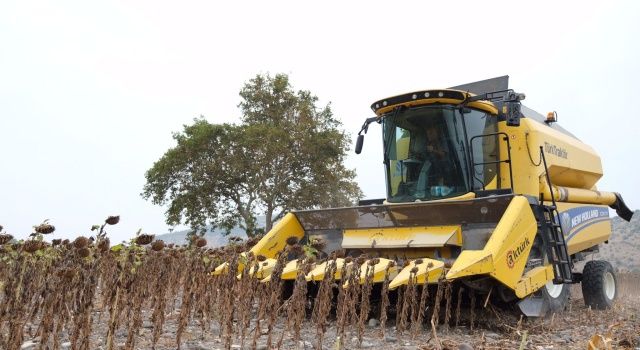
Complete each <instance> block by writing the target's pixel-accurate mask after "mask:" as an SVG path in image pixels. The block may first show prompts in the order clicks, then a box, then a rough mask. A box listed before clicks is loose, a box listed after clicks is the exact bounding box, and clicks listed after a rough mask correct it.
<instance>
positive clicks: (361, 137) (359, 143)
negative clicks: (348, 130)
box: [356, 134, 364, 154]
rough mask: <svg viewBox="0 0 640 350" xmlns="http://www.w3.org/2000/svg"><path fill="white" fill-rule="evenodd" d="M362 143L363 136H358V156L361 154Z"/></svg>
mask: <svg viewBox="0 0 640 350" xmlns="http://www.w3.org/2000/svg"><path fill="white" fill-rule="evenodd" d="M363 143H364V135H362V134H360V135H358V139H357V140H356V154H360V152H362V144H363Z"/></svg>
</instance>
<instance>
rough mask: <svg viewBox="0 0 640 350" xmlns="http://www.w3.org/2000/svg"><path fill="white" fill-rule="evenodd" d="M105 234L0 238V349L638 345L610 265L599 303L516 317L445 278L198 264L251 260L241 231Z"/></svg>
mask: <svg viewBox="0 0 640 350" xmlns="http://www.w3.org/2000/svg"><path fill="white" fill-rule="evenodd" d="M141 237H142V238H141ZM105 239H106V238H104V237H98V239H97V240H95V241H91V240H89V239H87V238H78V239H76V240H75V241H73V242H55V245H49V244H45V243H42V242H39V241H35V240H34V241H28V242H26V243H24V244H16V243H5V244H3V245H2V246H1V248H0V259H2V265H0V288H1V289H0V290H1V291H2V293H1V294H0V348H2V349H152V348H155V349H176V348H180V349H230V348H246V349H252V348H257V349H270V348H282V349H298V348H305V349H317V348H324V349H337V348H340V349H355V348H390V349H438V348H440V349H458V348H461V349H469V348H473V349H518V348H519V347H520V346H521V345H522V346H523V348H525V349H585V348H587V346H588V342H589V340H590V339H592V337H594V336H596V335H600V336H601V338H602V339H600V341H604V342H608V343H609V344H611V345H612V347H613V348H630V349H633V348H635V347H640V320H639V318H638V317H639V316H638V315H640V276H638V275H637V274H635V275H634V274H623V275H620V276H619V278H618V283H619V288H618V290H619V298H618V303H617V304H616V305H615V307H614V308H613V309H611V310H606V311H598V310H590V309H587V308H585V306H584V304H583V302H582V297H581V292H580V287H579V285H576V286H574V288H572V300H571V303H570V305H569V307H568V310H567V312H565V313H563V314H560V315H552V316H550V317H547V318H546V319H543V320H542V319H531V320H527V319H524V318H521V317H519V316H518V315H517V314H516V313H515V312H514V311H512V310H505V308H504V307H502V308H501V307H498V306H496V305H494V304H493V303H492V300H490V299H489V300H486V299H485V298H484V297H483V296H480V295H477V296H476V295H475V294H470V293H469V292H468V291H466V290H462V291H460V289H458V288H456V286H454V285H450V284H447V283H445V282H443V283H441V284H440V285H439V286H438V287H437V288H431V289H428V293H423V289H422V286H419V285H409V286H406V287H404V288H401V290H400V292H399V294H401V297H399V296H398V295H396V294H395V293H389V294H387V293H380V289H379V288H378V287H379V286H372V285H371V284H369V283H368V282H365V283H364V284H363V285H358V284H357V283H353V282H354V281H351V283H350V284H351V285H353V286H354V287H353V288H347V289H345V288H338V287H337V286H338V284H339V283H338V284H336V283H334V281H332V280H331V279H326V280H324V281H322V282H318V283H315V284H312V283H307V282H306V281H305V280H304V274H303V273H300V274H299V275H298V278H297V279H296V280H295V281H289V282H283V281H281V280H279V279H278V278H277V276H279V273H280V272H281V271H282V266H283V263H284V259H281V260H280V263H279V264H277V265H276V267H275V271H274V274H273V276H274V279H273V280H272V281H271V282H270V283H259V282H258V280H256V279H255V278H251V276H249V269H245V270H244V272H243V274H242V275H241V276H240V278H237V277H236V276H235V275H233V274H227V275H220V276H213V275H211V271H212V269H213V267H215V266H217V265H218V264H219V263H220V262H222V261H231V266H230V268H231V269H232V270H234V269H235V266H237V264H238V263H248V264H254V263H255V264H257V263H259V260H260V257H255V258H251V259H253V260H247V259H245V258H243V257H241V256H239V254H238V253H239V252H242V251H245V250H246V246H248V245H251V244H253V243H252V242H248V243H245V244H242V245H239V244H236V245H231V246H228V247H225V248H222V249H215V250H212V249H206V248H205V247H200V248H199V247H198V246H201V245H202V244H201V243H197V242H194V244H193V245H192V246H190V247H164V246H163V244H162V243H158V242H156V243H153V244H149V243H150V241H151V239H152V237H151V238H149V237H143V236H139V237H138V238H137V239H136V240H135V241H133V242H132V243H131V244H128V245H117V246H115V247H111V248H109V247H108V245H106V244H105V243H103V242H104V240H105ZM136 241H137V242H136ZM35 242H39V243H35ZM243 259H244V260H243ZM314 262H315V261H313V260H312V259H308V260H305V262H303V264H305V266H303V267H302V270H303V271H305V270H308V268H310V266H311V265H312V264H313V263H314ZM307 265H308V266H307ZM355 266H357V265H355ZM332 275H333V274H331V276H332ZM356 276H357V274H356ZM345 282H348V281H345ZM458 296H460V299H458ZM387 297H388V298H387ZM458 300H460V302H459V303H458ZM383 310H384V311H383ZM380 323H383V324H384V325H381V324H380ZM465 346H466V347H465Z"/></svg>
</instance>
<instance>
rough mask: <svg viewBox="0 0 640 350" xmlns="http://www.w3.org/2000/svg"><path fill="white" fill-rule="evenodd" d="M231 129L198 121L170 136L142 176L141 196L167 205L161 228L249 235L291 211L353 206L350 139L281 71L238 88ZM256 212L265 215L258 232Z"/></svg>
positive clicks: (357, 193)
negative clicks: (183, 227)
mask: <svg viewBox="0 0 640 350" xmlns="http://www.w3.org/2000/svg"><path fill="white" fill-rule="evenodd" d="M240 97H241V102H240V104H239V107H240V110H241V112H242V117H241V119H240V123H238V124H212V123H209V122H208V121H206V120H205V119H204V118H203V117H200V118H197V119H195V120H194V121H193V124H191V125H184V129H183V130H182V131H181V132H177V133H174V135H173V138H174V139H175V141H176V143H177V144H176V146H175V147H172V148H170V149H169V150H168V151H167V152H166V153H165V154H164V155H163V156H162V157H161V158H160V159H159V160H158V161H156V162H155V163H154V164H153V167H151V169H149V170H148V171H147V172H146V174H145V177H146V184H145V185H144V189H143V193H142V196H143V197H144V198H145V199H150V200H151V201H152V202H153V203H154V204H159V205H168V209H167V212H166V216H167V223H168V224H169V225H177V224H180V223H184V224H187V225H189V226H191V227H192V228H193V229H194V230H195V231H196V232H204V230H205V228H206V225H207V224H209V225H212V226H214V227H220V228H222V229H224V230H226V232H229V230H231V228H233V227H241V228H243V229H244V230H246V231H247V235H249V236H254V235H256V234H259V233H262V232H263V231H268V230H270V229H271V227H272V225H273V222H274V221H276V220H278V219H279V218H281V217H282V216H283V215H284V214H285V213H286V212H287V211H289V210H292V209H312V208H322V207H335V206H348V205H352V204H353V203H354V202H355V201H357V199H358V198H360V196H361V191H360V188H359V186H358V185H357V184H356V183H355V181H354V178H355V172H354V171H353V170H350V169H347V168H346V167H345V165H344V158H345V155H346V152H347V151H348V149H349V140H348V138H347V135H346V133H345V132H344V131H343V130H342V129H341V124H340V122H339V121H338V120H337V119H335V118H334V116H333V113H332V112H331V108H330V105H326V106H322V107H319V106H318V98H317V97H316V96H314V95H313V94H312V93H311V92H309V91H305V90H299V91H295V90H294V89H293V88H292V86H291V84H290V83H289V78H288V76H287V75H285V74H278V75H276V76H275V77H271V76H269V75H257V76H256V77H255V78H253V79H251V80H250V81H249V82H247V83H246V84H245V85H244V87H243V88H242V89H241V91H240ZM258 215H264V216H265V218H266V225H265V227H259V225H258V222H257V220H256V218H257V216H258Z"/></svg>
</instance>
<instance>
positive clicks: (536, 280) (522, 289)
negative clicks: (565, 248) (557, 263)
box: [516, 265, 553, 298]
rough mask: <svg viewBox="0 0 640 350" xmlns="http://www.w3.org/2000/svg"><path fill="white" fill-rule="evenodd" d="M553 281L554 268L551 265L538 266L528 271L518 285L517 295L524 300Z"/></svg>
mask: <svg viewBox="0 0 640 350" xmlns="http://www.w3.org/2000/svg"><path fill="white" fill-rule="evenodd" d="M551 280H553V267H552V266H551V265H546V266H538V267H535V268H533V269H531V270H529V271H527V272H526V273H525V274H524V276H522V278H521V279H520V280H519V281H518V283H517V284H516V295H517V296H518V298H524V297H526V296H527V295H529V294H531V293H533V292H535V291H537V290H538V289H540V288H542V287H543V286H544V285H545V284H547V283H548V282H549V281H551Z"/></svg>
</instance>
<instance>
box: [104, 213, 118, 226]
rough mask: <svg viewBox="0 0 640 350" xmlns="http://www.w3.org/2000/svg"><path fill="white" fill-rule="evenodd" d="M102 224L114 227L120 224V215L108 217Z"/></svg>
mask: <svg viewBox="0 0 640 350" xmlns="http://www.w3.org/2000/svg"><path fill="white" fill-rule="evenodd" d="M104 222H105V223H106V224H108V225H116V224H117V223H119V222H120V215H115V216H109V217H108V218H107V219H106V220H105V221H104Z"/></svg>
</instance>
